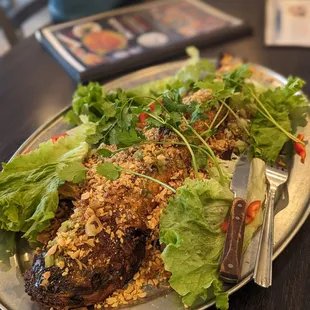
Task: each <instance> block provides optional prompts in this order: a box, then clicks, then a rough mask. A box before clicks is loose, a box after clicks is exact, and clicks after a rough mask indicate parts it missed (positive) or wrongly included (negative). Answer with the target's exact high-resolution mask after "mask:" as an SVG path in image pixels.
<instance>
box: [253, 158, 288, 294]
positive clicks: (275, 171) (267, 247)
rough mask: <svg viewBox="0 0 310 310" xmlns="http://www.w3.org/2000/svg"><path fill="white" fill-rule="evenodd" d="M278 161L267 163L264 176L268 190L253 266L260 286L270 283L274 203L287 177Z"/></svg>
mask: <svg viewBox="0 0 310 310" xmlns="http://www.w3.org/2000/svg"><path fill="white" fill-rule="evenodd" d="M279 163H281V161H278V163H277V166H276V167H272V166H269V165H267V167H266V178H267V181H268V183H269V190H268V195H267V201H266V210H265V216H264V223H263V229H262V232H261V235H260V240H259V246H258V254H257V257H256V262H255V268H254V276H253V277H254V282H255V283H256V284H258V285H260V286H262V287H266V288H267V287H269V286H271V283H272V254H273V232H274V203H275V196H276V191H277V189H278V187H279V186H280V185H281V184H284V183H285V182H286V181H287V179H288V171H287V169H285V166H284V165H282V164H279Z"/></svg>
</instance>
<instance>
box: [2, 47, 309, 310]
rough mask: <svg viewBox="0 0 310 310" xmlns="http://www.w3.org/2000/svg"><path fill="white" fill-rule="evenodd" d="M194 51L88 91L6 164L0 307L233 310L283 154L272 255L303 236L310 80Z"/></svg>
mask: <svg viewBox="0 0 310 310" xmlns="http://www.w3.org/2000/svg"><path fill="white" fill-rule="evenodd" d="M188 52H189V55H190V58H189V60H187V61H179V62H172V63H169V64H163V65H158V66H155V67H150V68H147V69H143V70H140V71H137V72H134V73H132V74H129V75H126V76H124V77H121V78H119V79H116V80H114V81H112V82H110V83H108V84H106V85H104V87H102V86H101V85H99V84H98V83H89V84H88V85H79V86H78V88H77V90H76V92H75V93H74V95H73V101H72V105H71V106H70V107H69V108H67V109H66V110H65V111H62V112H61V113H60V114H59V115H57V116H56V117H54V118H53V119H52V120H51V121H50V122H48V123H47V124H45V125H44V126H43V127H41V128H39V129H38V130H37V131H36V132H35V133H34V134H33V135H32V136H31V137H30V138H29V139H28V140H27V141H26V142H25V143H24V144H23V145H22V146H21V147H20V148H19V149H18V150H17V152H16V153H15V155H14V156H13V157H12V158H11V160H10V161H9V162H8V163H3V170H2V172H1V173H0V228H1V230H0V261H1V263H0V279H1V281H0V309H2V310H19V309H23V310H28V309H51V308H52V309H82V308H83V307H84V308H83V309H86V308H87V307H90V309H118V308H121V309H135V310H144V309H167V310H168V309H169V310H170V309H184V308H188V307H190V308H191V309H205V308H207V307H209V306H211V305H213V304H216V306H217V308H219V309H228V307H229V304H228V296H229V294H231V293H233V292H235V291H236V290H238V289H239V288H241V287H242V286H243V285H245V284H246V283H247V282H248V281H250V280H251V279H252V277H253V269H254V264H255V260H256V257H257V249H258V244H259V232H260V227H261V225H262V222H263V217H264V205H265V195H266V191H267V183H266V177H265V163H268V164H272V163H275V162H277V161H278V158H279V156H283V158H282V157H281V158H282V159H283V162H286V160H288V161H289V163H290V164H289V165H288V167H289V179H288V181H287V183H286V184H285V186H282V187H281V189H280V190H279V192H278V196H277V201H276V206H275V213H276V215H275V219H274V221H275V223H274V225H275V228H274V254H273V258H276V257H277V256H278V255H279V254H280V253H281V252H282V251H283V249H284V248H285V247H286V245H287V244H288V243H289V242H290V240H291V239H292V238H293V236H294V235H295V234H296V232H297V231H298V229H299V228H300V227H301V225H302V224H303V223H304V221H305V220H306V218H307V216H308V214H309V189H308V185H307V184H309V175H310V166H309V165H307V164H305V162H306V161H307V159H306V152H307V151H308V148H309V147H308V145H307V143H306V140H305V138H304V137H309V135H310V126H309V125H308V115H309V105H308V100H307V98H306V97H305V96H304V95H303V94H302V92H301V89H302V86H303V85H304V81H302V80H301V79H299V78H295V77H289V78H288V79H286V78H284V77H282V76H281V75H279V74H277V73H275V72H273V71H271V70H269V69H267V68H264V67H261V66H259V65H255V64H245V63H243V61H242V60H241V59H239V58H236V57H232V56H231V55H228V54H223V55H221V57H220V59H219V60H208V59H202V58H200V57H199V52H198V51H197V50H196V49H195V48H189V49H188ZM283 149H285V153H284V155H283ZM245 150H246V152H247V154H248V157H247V158H248V160H249V161H250V162H251V170H250V175H249V179H248V185H247V186H246V188H245V189H244V190H245V191H246V193H247V197H246V198H247V202H248V207H247V210H246V213H245V220H244V222H245V230H244V238H243V245H242V266H241V268H240V271H239V273H240V274H239V278H238V280H239V281H238V283H236V284H227V283H223V282H222V280H221V279H220V277H219V273H220V265H221V260H222V256H223V250H224V245H225V238H226V231H227V226H228V227H229V225H230V224H229V223H230V222H229V216H230V208H231V205H232V201H233V198H234V196H233V194H232V192H231V191H230V183H231V178H232V175H233V174H234V171H235V167H236V164H237V162H238V160H239V159H240V157H241V156H244V155H243V154H244V151H245Z"/></svg>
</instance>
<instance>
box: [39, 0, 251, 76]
mask: <svg viewBox="0 0 310 310" xmlns="http://www.w3.org/2000/svg"><path fill="white" fill-rule="evenodd" d="M244 26H245V24H244V23H243V21H241V20H240V19H237V18H234V17H232V16H229V15H227V14H225V13H223V12H221V11H219V10H217V9H214V8H213V7H211V6H209V5H206V4H204V3H203V2H200V1H196V0H170V1H155V2H152V3H148V4H144V5H139V6H132V7H128V8H124V9H119V10H115V11H111V12H106V13H102V14H98V15H94V16H91V17H87V18H83V19H79V20H75V21H72V22H67V23H63V24H59V25H53V26H48V27H46V28H43V29H41V30H40V31H39V32H38V33H37V34H36V35H37V38H38V39H39V41H41V42H42V44H43V45H44V46H45V47H46V48H47V49H48V50H49V51H50V52H51V53H52V54H53V55H54V56H55V57H56V58H57V59H58V60H59V61H60V63H61V64H62V65H63V66H64V67H65V68H66V69H67V71H68V72H69V73H70V74H71V75H72V76H73V77H74V78H75V79H77V80H82V81H86V80H90V79H94V78H95V79H98V78H100V77H104V76H106V75H107V74H113V72H114V73H115V71H120V70H121V67H122V65H123V68H124V69H126V68H129V67H135V66H136V65H139V66H141V65H143V62H149V60H150V58H151V57H152V59H155V58H156V59H158V58H164V56H165V54H167V55H168V56H169V55H171V54H172V52H174V53H176V52H177V51H179V52H180V51H183V50H184V47H186V46H187V45H189V44H190V43H195V42H194V41H193V39H196V40H197V39H199V38H200V40H201V41H202V40H204V38H205V41H208V40H207V39H208V35H210V34H216V33H219V35H220V32H221V31H223V30H228V29H241V28H242V29H245V27H244ZM210 38H211V37H210ZM215 38H216V37H215ZM213 40H214V38H213ZM199 43H202V42H197V44H198V45H199ZM206 43H207V42H206ZM156 54H157V55H156ZM148 55H149V56H148ZM158 56H160V57H158ZM113 68H114V69H115V70H113Z"/></svg>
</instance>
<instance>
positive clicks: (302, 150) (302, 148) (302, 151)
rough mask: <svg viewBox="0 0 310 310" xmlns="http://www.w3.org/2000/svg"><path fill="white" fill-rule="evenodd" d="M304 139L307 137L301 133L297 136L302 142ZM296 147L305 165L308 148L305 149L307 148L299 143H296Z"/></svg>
mask: <svg viewBox="0 0 310 310" xmlns="http://www.w3.org/2000/svg"><path fill="white" fill-rule="evenodd" d="M304 138H305V137H304V135H303V134H302V133H299V134H298V135H297V139H299V140H300V141H304ZM294 147H295V151H296V153H297V154H298V155H299V156H300V161H301V162H302V163H303V164H304V163H305V160H306V148H305V146H304V145H302V144H301V143H299V142H294Z"/></svg>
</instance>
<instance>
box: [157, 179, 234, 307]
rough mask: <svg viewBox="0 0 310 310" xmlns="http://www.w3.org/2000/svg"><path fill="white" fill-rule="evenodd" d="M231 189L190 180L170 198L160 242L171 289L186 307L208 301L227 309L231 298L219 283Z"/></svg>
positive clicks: (209, 182)
mask: <svg viewBox="0 0 310 310" xmlns="http://www.w3.org/2000/svg"><path fill="white" fill-rule="evenodd" d="M232 198H233V197H232V193H231V192H230V191H229V189H228V186H222V185H221V184H220V183H219V182H218V181H216V180H215V179H211V180H198V179H196V180H190V179H187V180H186V181H185V183H184V185H183V186H182V187H180V188H179V189H178V190H177V194H176V195H175V197H174V198H172V199H170V201H169V203H168V205H167V207H166V208H165V209H164V210H163V214H162V216H161V219H160V242H161V243H163V244H165V245H166V247H165V249H164V251H163V253H162V258H163V260H164V263H165V269H166V270H168V271H170V272H171V273H172V276H171V278H170V281H169V282H170V285H171V287H172V288H173V289H174V290H175V291H176V292H178V293H179V294H180V295H181V296H182V297H183V298H182V300H183V302H184V303H185V304H186V305H187V306H191V305H193V304H194V303H196V302H199V301H201V300H205V299H207V298H208V297H209V296H208V295H209V294H210V290H211V291H212V292H213V294H214V295H215V296H216V301H217V306H218V307H219V308H220V309H227V305H228V301H227V300H228V296H227V294H226V293H223V292H221V283H220V281H219V280H218V274H219V265H220V257H221V254H222V251H223V246H224V241H225V234H224V233H223V232H222V230H221V223H222V222H223V221H224V219H225V217H226V215H227V213H228V211H229V208H230V205H231V201H232Z"/></svg>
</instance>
